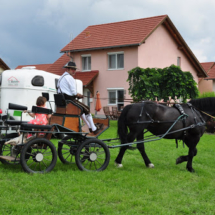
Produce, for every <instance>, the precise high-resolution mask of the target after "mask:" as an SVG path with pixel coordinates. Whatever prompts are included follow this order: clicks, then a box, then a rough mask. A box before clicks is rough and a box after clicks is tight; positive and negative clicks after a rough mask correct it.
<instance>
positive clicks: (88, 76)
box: [75, 70, 99, 87]
mask: <svg viewBox="0 0 215 215" xmlns="http://www.w3.org/2000/svg"><path fill="white" fill-rule="evenodd" d="M98 74H99V71H98V70H95V71H90V72H76V73H75V79H79V80H81V81H82V82H83V86H84V87H86V86H88V85H89V84H90V83H91V82H92V81H93V80H94V79H95V78H96V77H97V76H98Z"/></svg>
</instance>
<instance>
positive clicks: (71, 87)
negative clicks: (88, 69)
mask: <svg viewBox="0 0 215 215" xmlns="http://www.w3.org/2000/svg"><path fill="white" fill-rule="evenodd" d="M64 68H66V72H64V73H63V75H62V76H61V77H60V79H59V80H58V83H57V89H58V90H57V93H62V94H63V95H64V97H65V99H67V100H72V101H74V102H75V103H76V104H78V105H79V106H81V107H82V108H83V114H82V115H81V118H82V119H83V121H84V122H85V123H86V124H87V126H88V128H89V131H90V132H93V133H94V134H97V133H98V132H99V130H101V129H102V127H103V124H96V125H95V124H94V122H93V118H92V115H91V113H90V108H89V107H88V106H86V105H85V104H83V103H82V102H80V101H78V100H77V99H76V98H78V99H80V98H83V95H81V94H79V93H77V89H76V81H75V79H74V78H73V76H74V75H75V73H76V69H77V67H76V64H75V63H74V62H71V61H69V62H68V63H67V64H66V66H64Z"/></svg>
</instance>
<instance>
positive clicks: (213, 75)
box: [201, 62, 215, 80]
mask: <svg viewBox="0 0 215 215" xmlns="http://www.w3.org/2000/svg"><path fill="white" fill-rule="evenodd" d="M201 65H202V67H203V68H204V69H205V71H206V72H207V74H208V77H207V78H204V80H215V62H206V63H201Z"/></svg>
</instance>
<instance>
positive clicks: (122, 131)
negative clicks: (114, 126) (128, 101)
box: [117, 105, 131, 143]
mask: <svg viewBox="0 0 215 215" xmlns="http://www.w3.org/2000/svg"><path fill="white" fill-rule="evenodd" d="M130 108H131V105H127V106H125V107H124V108H123V111H122V113H121V114H120V117H119V119H118V130H117V134H118V136H119V139H120V140H121V143H126V142H127V134H128V128H127V124H126V115H127V113H128V111H129V110H130Z"/></svg>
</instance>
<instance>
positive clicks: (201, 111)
mask: <svg viewBox="0 0 215 215" xmlns="http://www.w3.org/2000/svg"><path fill="white" fill-rule="evenodd" d="M199 111H200V112H202V113H203V114H205V115H207V116H210V117H211V118H213V119H215V117H214V116H212V115H210V114H209V113H206V112H204V111H201V110H199Z"/></svg>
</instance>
